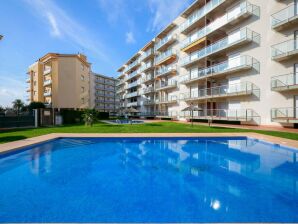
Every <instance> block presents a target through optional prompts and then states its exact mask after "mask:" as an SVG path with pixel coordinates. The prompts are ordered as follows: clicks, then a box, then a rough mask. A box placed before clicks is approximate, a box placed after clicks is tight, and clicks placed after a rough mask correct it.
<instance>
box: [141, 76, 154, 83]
mask: <svg viewBox="0 0 298 224" xmlns="http://www.w3.org/2000/svg"><path fill="white" fill-rule="evenodd" d="M153 80H154V76H153V75H146V76H145V77H144V78H142V82H143V83H145V82H149V81H153Z"/></svg>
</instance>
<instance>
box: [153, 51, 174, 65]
mask: <svg viewBox="0 0 298 224" xmlns="http://www.w3.org/2000/svg"><path fill="white" fill-rule="evenodd" d="M176 54H177V51H175V50H174V49H169V50H167V51H165V52H163V53H161V54H160V55H158V56H157V57H156V60H155V64H158V63H159V62H161V61H163V60H164V59H166V58H168V57H170V56H172V55H176Z"/></svg>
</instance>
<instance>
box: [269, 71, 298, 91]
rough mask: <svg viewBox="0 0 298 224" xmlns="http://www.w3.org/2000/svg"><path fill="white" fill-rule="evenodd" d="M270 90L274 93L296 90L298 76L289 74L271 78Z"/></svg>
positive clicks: (297, 87)
mask: <svg viewBox="0 0 298 224" xmlns="http://www.w3.org/2000/svg"><path fill="white" fill-rule="evenodd" d="M271 89H272V90H275V91H284V90H292V89H298V74H293V73H291V74H286V75H278V76H274V77H272V78H271Z"/></svg>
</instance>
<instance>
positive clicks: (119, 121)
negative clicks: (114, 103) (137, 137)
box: [104, 119, 144, 124]
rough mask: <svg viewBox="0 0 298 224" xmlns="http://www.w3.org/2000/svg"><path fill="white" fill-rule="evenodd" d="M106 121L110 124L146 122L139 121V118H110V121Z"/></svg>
mask: <svg viewBox="0 0 298 224" xmlns="http://www.w3.org/2000/svg"><path fill="white" fill-rule="evenodd" d="M104 122H105V123H108V124H144V121H139V120H128V119H127V120H109V121H104Z"/></svg>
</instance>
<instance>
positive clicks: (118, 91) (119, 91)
mask: <svg viewBox="0 0 298 224" xmlns="http://www.w3.org/2000/svg"><path fill="white" fill-rule="evenodd" d="M122 92H125V89H124V88H121V89H118V90H117V91H116V93H117V94H120V93H122Z"/></svg>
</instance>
